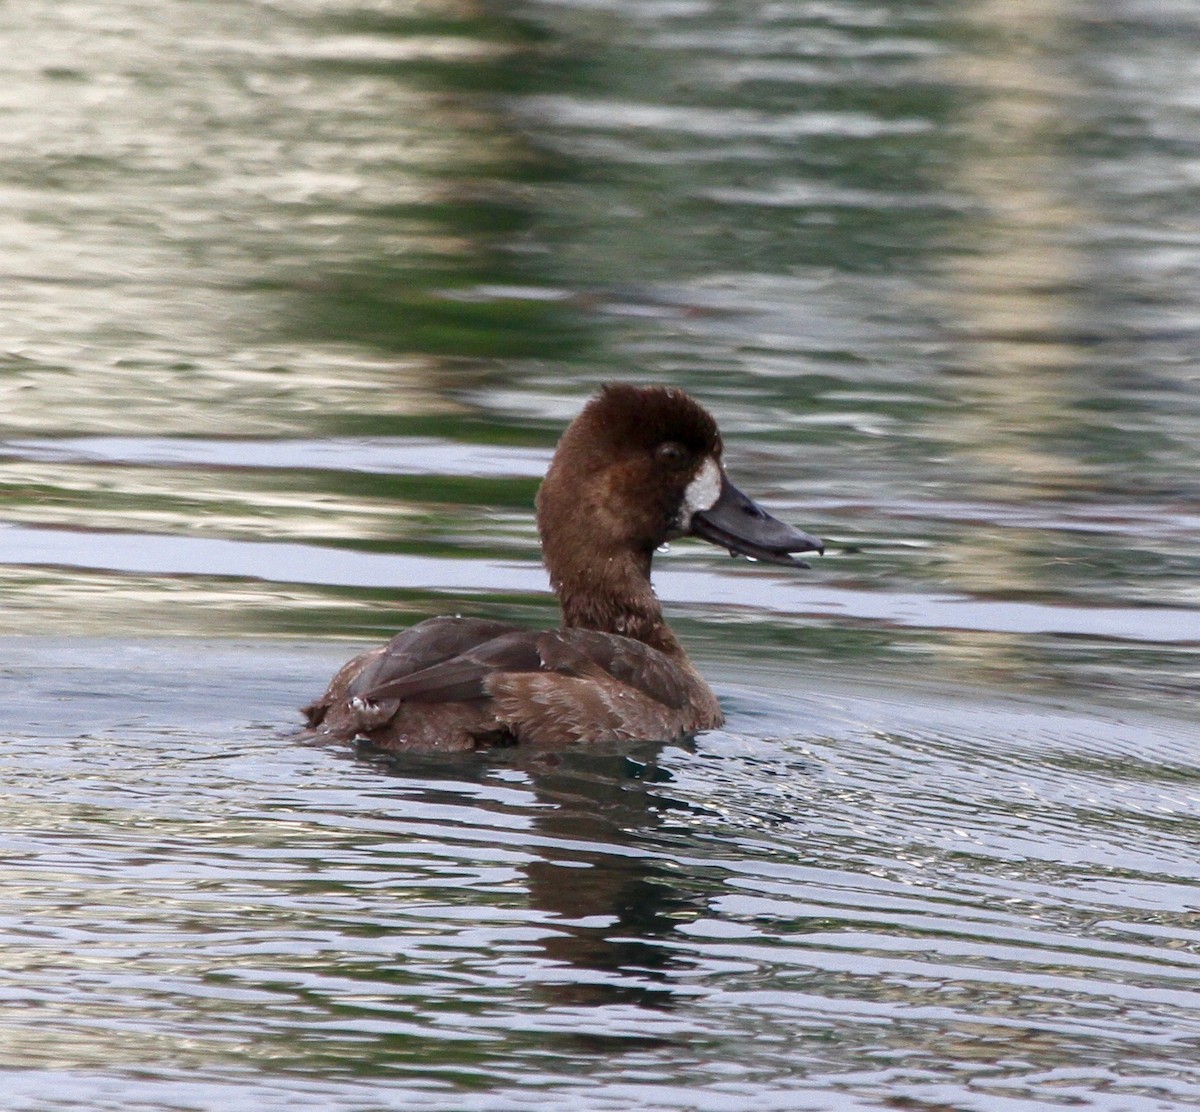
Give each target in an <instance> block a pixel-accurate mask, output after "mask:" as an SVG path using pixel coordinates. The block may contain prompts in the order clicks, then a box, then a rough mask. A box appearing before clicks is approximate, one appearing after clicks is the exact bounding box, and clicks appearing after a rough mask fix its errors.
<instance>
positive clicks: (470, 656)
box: [349, 623, 693, 710]
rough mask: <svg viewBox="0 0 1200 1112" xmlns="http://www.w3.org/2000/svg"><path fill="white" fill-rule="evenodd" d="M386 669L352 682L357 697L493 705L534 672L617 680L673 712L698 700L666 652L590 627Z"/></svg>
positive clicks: (494, 641) (495, 641) (508, 636)
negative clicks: (503, 686)
mask: <svg viewBox="0 0 1200 1112" xmlns="http://www.w3.org/2000/svg"><path fill="white" fill-rule="evenodd" d="M493 624H495V623H493ZM381 671H382V670H381V669H375V668H372V669H369V670H364V671H363V672H362V673H361V675H360V677H359V678H358V679H356V681H355V682H354V683H353V684H351V687H350V690H349V695H350V697H351V698H355V697H357V698H359V699H362V700H365V701H367V702H371V703H381V702H390V701H392V700H398V701H400V702H422V703H438V702H457V701H465V700H472V699H486V698H489V697H490V696H491V695H492V694H493V690H494V687H495V683H496V680H497V679H498V678H499V677H502V676H512V675H517V674H527V673H539V674H542V675H558V676H562V677H564V678H571V679H585V680H592V681H595V682H599V683H608V684H611V683H613V682H614V681H615V682H616V683H618V684H622V685H624V686H626V687H629V688H632V689H634V690H635V691H637V692H638V693H640V694H641V695H643V696H645V697H646V698H648V699H650V700H652V701H653V702H655V703H658V704H660V705H662V706H664V707H669V708H671V709H672V710H678V709H679V708H681V707H683V706H684V705H685V703H686V702H687V701H688V699H689V697H690V696H691V695H692V694H693V685H692V681H691V677H690V675H689V673H688V672H687V671H685V670H684V669H681V668H680V666H679V664H678V663H677V662H676V661H674V660H672V659H671V658H670V657H668V656H666V655H665V654H664V653H661V652H659V651H658V650H657V649H654V648H651V647H650V646H649V645H645V644H643V643H642V642H641V641H635V640H634V639H633V638H631V637H621V636H619V635H617V634H612V633H598V632H596V631H594V630H587V629H557V630H549V631H545V632H534V631H532V630H512V628H511V627H504V632H502V633H501V634H500V635H499V636H496V637H493V638H491V639H490V640H487V641H485V642H483V643H482V644H476V645H473V646H471V647H469V648H467V649H466V650H464V651H463V652H461V653H459V654H458V655H457V656H454V657H453V658H451V659H445V658H443V659H442V660H440V661H438V662H437V663H434V664H431V665H430V666H428V667H425V668H423V669H419V670H412V671H407V672H405V673H403V674H399V675H397V674H395V673H392V674H390V675H387V676H386V677H385V676H383V675H381V674H380V673H381ZM360 680H361V681H362V682H359V681H360Z"/></svg>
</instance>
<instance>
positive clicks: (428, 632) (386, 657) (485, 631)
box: [303, 618, 514, 727]
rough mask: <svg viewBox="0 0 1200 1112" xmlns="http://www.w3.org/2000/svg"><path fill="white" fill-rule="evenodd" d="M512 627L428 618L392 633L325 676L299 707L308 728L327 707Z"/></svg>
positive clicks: (482, 621)
mask: <svg viewBox="0 0 1200 1112" xmlns="http://www.w3.org/2000/svg"><path fill="white" fill-rule="evenodd" d="M513 631H514V627H513V626H511V625H508V624H507V623H505V622H492V621H487V620H485V619H483V618H430V619H428V620H427V621H424V622H419V623H418V624H417V625H415V626H412V627H410V628H409V629H406V630H404V632H402V633H398V634H396V636H395V637H393V638H392V639H391V641H389V642H388V643H387V644H386V645H383V646H381V647H380V648H378V649H372V650H370V651H369V652H365V653H361V654H360V655H359V656H356V657H355V658H354V659H353V660H351V661H349V662H348V663H346V664H345V665H343V666H342V668H341V669H340V670H339V671H338V673H337V674H336V675H335V676H334V677H333V679H332V680H330V681H329V687H328V689H327V690H326V692H325V694H324V695H322V696H321V697H320V698H319V699H316V700H314V701H313V702H312V703H310V704H309V705H308V706H306V707H304V708H303V710H304V714H305V715H306V716H307V717H308V724H309V726H310V727H316V726H319V725H321V724H322V723H325V722H326V717H327V715H328V714H329V712H330V710H331V709H333V708H336V707H339V706H343V705H345V704H346V703H348V702H350V701H352V700H355V699H363V698H364V697H365V696H364V692H368V691H370V690H372V689H374V688H377V687H380V686H381V685H383V684H387V683H391V682H395V681H398V680H401V679H403V678H404V677H406V676H410V675H412V674H413V673H418V672H422V671H424V670H426V669H428V668H430V667H433V666H435V665H437V664H439V663H441V662H443V661H446V660H453V659H455V658H456V657H459V656H461V655H462V654H463V653H465V652H468V651H469V650H470V649H472V648H474V647H475V646H477V645H481V644H485V643H487V642H488V641H492V640H494V639H495V638H497V637H499V636H501V635H503V634H505V633H510V632H513Z"/></svg>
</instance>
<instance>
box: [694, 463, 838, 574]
mask: <svg viewBox="0 0 1200 1112" xmlns="http://www.w3.org/2000/svg"><path fill="white" fill-rule="evenodd" d="M689 532H690V534H691V535H692V536H693V537H699V538H701V540H706V541H708V542H710V543H711V544H715V545H719V546H720V547H721V548H727V549H729V554H730V555H731V556H748V557H749V558H750V559H751V560H761V561H763V563H767V564H787V565H788V566H789V567H793V568H807V567H809V565H808V564H806V563H805V562H804V561H803V560H797V559H795V557H793V556H792V553H793V552H816V553H820V554H823V553H824V552H825V546H824V544H822V543H821V541H819V540H818V539H817V538H816V537H813V536H810V535H809V534H808V533H802V532H801V531H800V530H799V529H793V528H792V526H790V525H788V524H787V523H786V522H783V521H780V520H779V519H778V518H777V517H772V516H771V515H770V514H769V513H767V511H766V510H764V509H763V508H762V507H761V506H760V505H758V503H756V502H755V501H753V499H750V498H747V497H746V495H744V494H743V493H742V492H741V491H740V490H738V488H737V487H735V486H734V485H733V483H731V482H730V481H729V477H728V476H727V475H726V474H725V471H724V469H723V468H722V470H721V491H720V494H718V495H717V500H716V501H715V502H714V503H713V504H712V505H711V506H709V507H708V509H706V510H697V511H696V512H695V513H693V514H692V521H691V527H690V529H689Z"/></svg>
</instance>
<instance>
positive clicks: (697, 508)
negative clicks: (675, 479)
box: [679, 456, 721, 529]
mask: <svg viewBox="0 0 1200 1112" xmlns="http://www.w3.org/2000/svg"><path fill="white" fill-rule="evenodd" d="M720 497H721V468H720V467H719V466H718V464H717V461H716V460H715V459H713V458H712V456H709V457H708V458H707V459H705V461H704V462H703V463H702V464H701V465H700V470H699V471H697V472H696V477H695V478H694V479H693V480H692V481H691V482H690V483H688V485H687V489H686V490H684V492H683V504H682V505H681V506H680V507H679V523H680V526H681V527H682V528H684V529H686V528H687V527H688V526H689V525H691V523H692V515H693V514H698V513H700V512H701V511H702V510H711V509H712V508H713V506H715V505H716V503H717V499H718V498H720Z"/></svg>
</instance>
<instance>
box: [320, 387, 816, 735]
mask: <svg viewBox="0 0 1200 1112" xmlns="http://www.w3.org/2000/svg"><path fill="white" fill-rule="evenodd" d="M722 453H723V445H722V441H721V434H720V432H719V430H718V428H717V423H716V421H715V420H714V418H713V417H712V415H711V414H710V413H709V411H708V410H707V409H705V408H704V407H703V406H702V405H701V404H700V403H699V402H697V401H696V400H695V399H693V398H692V397H690V396H689V395H688V394H686V393H685V392H684V391H682V390H680V389H677V388H673V387H665V386H658V385H651V386H642V385H634V384H631V383H610V384H608V385H606V386H604V387H603V388H602V389H601V390H600V391H599V393H597V394H596V395H595V396H594V397H593V398H591V400H589V401H588V402H587V404H586V405H585V406H584V407H583V409H582V410H581V411H580V413H579V414H578V416H577V417H576V418H575V419H574V420H573V421H572V422H571V423H570V424H569V425H568V427H567V429H566V431H565V432H564V433H563V434H562V437H561V439H560V440H559V442H558V446H557V448H556V449H555V451H554V456H553V458H552V460H551V463H550V467H549V469H548V470H547V472H546V475H545V478H544V480H543V482H542V484H541V486H540V488H539V490H538V493H537V497H536V517H537V528H538V534H539V537H540V539H541V546H542V557H543V563H544V564H545V567H546V570H547V572H548V573H549V577H550V585H551V588H552V589H553V590H554V592H555V593H556V594H557V596H558V600H559V604H560V607H561V610H562V625H561V626H560V627H559V628H557V629H550V630H534V629H529V628H523V627H519V626H514V625H510V624H507V623H505V622H499V621H493V620H490V619H487V618H477V617H462V616H454V617H439V618H431V619H428V620H427V621H423V622H420V623H419V624H417V625H414V626H412V627H411V628H409V629H406V630H404V631H403V632H401V633H399V634H397V635H396V636H395V637H394V638H393V639H392V640H391V641H390V642H388V643H387V644H386V645H382V646H380V647H378V648H374V649H371V650H369V651H367V652H365V653H362V654H361V655H359V656H356V657H354V658H353V659H352V660H350V661H349V662H348V663H347V664H345V665H344V666H343V667H342V668H341V669H340V670H339V671H338V672H337V673H336V674H335V675H334V676H333V678H332V680H331V681H330V683H329V686H328V689H327V690H326V691H325V693H324V694H323V695H322V696H321V697H320V698H318V699H316V700H314V701H313V702H312V703H310V704H309V705H308V706H306V707H304V708H303V713H304V715H305V716H306V718H307V723H308V729H307V731H306V732H307V733H308V734H309V735H310V736H311V735H315V736H318V737H321V738H327V739H333V740H337V741H345V742H356V743H360V744H365V745H368V746H369V747H371V748H374V749H378V750H387V751H414V752H440V751H462V750H480V749H488V748H493V747H499V746H512V745H522V746H539V747H561V746H567V745H579V744H597V743H613V742H623V741H663V742H670V741H680V740H684V739H687V738H691V737H693V736H695V735H696V734H697V733H700V732H701V731H704V730H711V729H716V728H718V727H720V726H721V725H722V724H723V722H724V716H723V715H722V712H721V707H720V704H719V702H718V701H717V697H716V695H715V694H714V692H713V691H712V689H711V688H710V687H709V686H708V684H707V683H706V682H705V681H704V679H703V677H702V676H701V675H700V673H699V672H698V671H697V669H696V667H695V665H693V663H692V661H691V659H690V658H689V657H688V654H687V652H686V651H685V649H684V647H683V645H682V644H681V643H680V641H679V639H678V638H677V637H676V636H675V634H674V632H672V630H671V628H670V627H669V626H668V624H667V621H666V619H665V617H664V615H663V610H662V606H661V605H660V603H659V600H658V598H657V596H656V595H655V593H654V589H653V587H652V585H651V581H650V571H651V562H652V560H653V557H654V553H655V552H656V551H657V550H658V549H660V548H661V547H662V546H663V545H664V544H666V543H667V542H669V541H671V540H675V539H678V538H682V537H697V538H699V539H701V540H704V541H707V542H709V543H710V544H713V545H716V546H718V547H720V548H724V549H727V550H728V551H729V553H730V554H731V555H734V556H739V555H740V556H746V557H749V558H751V559H753V560H756V561H761V562H763V563H770V564H781V565H787V566H791V567H798V568H807V567H809V565H808V564H807V563H805V562H804V561H803V560H800V559H798V558H797V556H796V554H797V553H808V552H815V553H818V554H823V553H824V545H823V544H822V542H821V541H820V540H819V539H817V538H816V537H813V536H810V535H809V534H808V533H805V532H802V531H801V530H799V529H796V528H794V527H792V526H791V525H788V524H786V523H784V522H783V521H780V520H779V519H777V518H775V517H772V516H771V514H769V513H768V512H767V511H766V510H764V509H762V507H760V506H759V505H758V504H757V503H756V502H754V501H753V500H751V499H750V498H749V497H748V496H746V495H745V494H743V493H742V492H741V491H740V490H739V489H738V488H737V487H736V486H734V484H733V483H732V482H731V481H730V479H729V476H728V475H727V474H726V471H725V466H724V463H723V461H722Z"/></svg>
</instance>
